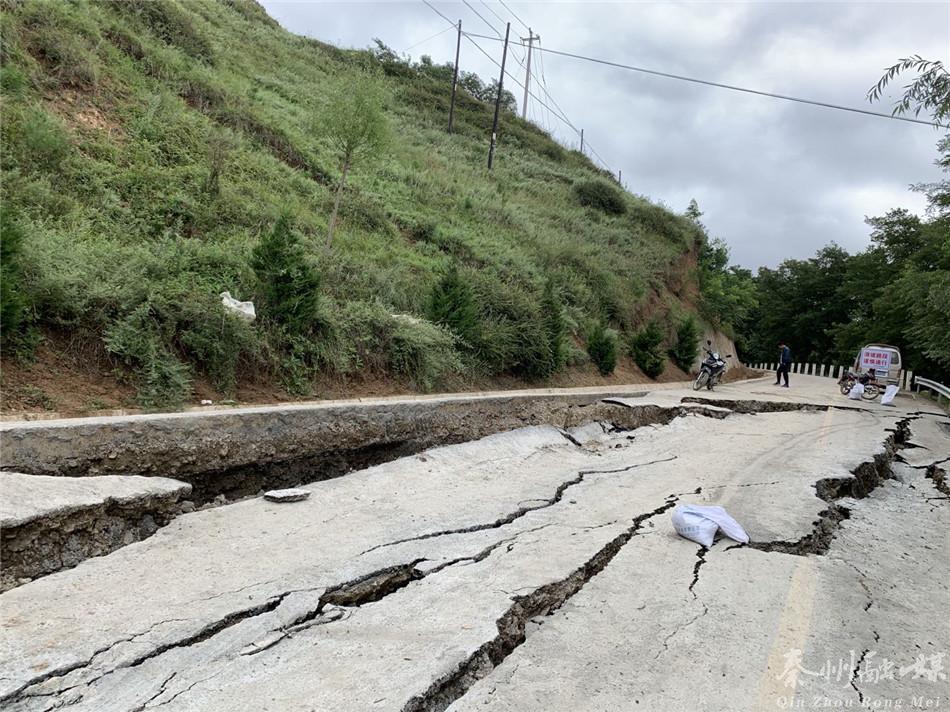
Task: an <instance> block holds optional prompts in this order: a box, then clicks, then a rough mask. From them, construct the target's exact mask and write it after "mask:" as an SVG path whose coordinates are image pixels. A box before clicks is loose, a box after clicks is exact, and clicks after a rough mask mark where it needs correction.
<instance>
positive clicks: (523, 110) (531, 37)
mask: <svg viewBox="0 0 950 712" xmlns="http://www.w3.org/2000/svg"><path fill="white" fill-rule="evenodd" d="M540 39H541V35H536V34H534V33H533V32H532V31H531V28H530V27H529V28H528V36H527V37H522V38H521V41H522V42H527V43H528V63H527V65H526V66H525V69H524V104H523V105H522V107H521V118H522V119H525V120H527V118H528V84H530V83H531V48H532V47H533V46H534V41H535V40H540Z"/></svg>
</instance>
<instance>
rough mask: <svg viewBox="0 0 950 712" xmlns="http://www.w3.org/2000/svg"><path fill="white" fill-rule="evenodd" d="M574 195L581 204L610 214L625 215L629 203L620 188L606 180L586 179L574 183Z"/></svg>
mask: <svg viewBox="0 0 950 712" xmlns="http://www.w3.org/2000/svg"><path fill="white" fill-rule="evenodd" d="M574 195H575V196H576V197H577V202H579V203H580V204H581V205H583V206H585V207H588V208H594V209H595V210H600V211H601V212H604V213H607V214H608V215H623V214H624V213H625V212H627V203H626V202H625V201H624V199H623V194H622V193H621V191H620V189H619V188H617V187H616V186H614V185H611V184H610V183H608V182H607V181H604V180H584V181H579V182H578V183H575V184H574Z"/></svg>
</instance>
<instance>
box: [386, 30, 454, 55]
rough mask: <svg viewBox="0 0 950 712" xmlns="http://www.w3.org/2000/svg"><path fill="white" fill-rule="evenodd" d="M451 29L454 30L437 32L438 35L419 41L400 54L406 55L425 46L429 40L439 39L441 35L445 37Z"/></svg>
mask: <svg viewBox="0 0 950 712" xmlns="http://www.w3.org/2000/svg"><path fill="white" fill-rule="evenodd" d="M451 29H453V28H451V27H446V28H445V29H444V30H442V31H441V32H436V33H435V34H434V35H432V36H431V37H426V38H425V39H424V40H421V41H419V42H416V43H415V44H414V45H409V46H408V47H406V49H404V50H403V51H402V52H400V53H399V54H405V53H406V52H408V51H409V50H411V49H415V48H416V47H418V46H419V45H423V44H425V43H426V42H428V41H429V40H434V39H435V38H436V37H439V36H440V35H444V34H445V33H446V32H448V31H449V30H451Z"/></svg>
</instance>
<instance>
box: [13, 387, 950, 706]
mask: <svg viewBox="0 0 950 712" xmlns="http://www.w3.org/2000/svg"><path fill="white" fill-rule="evenodd" d="M798 381H799V382H800V383H801V385H800V386H799V387H798V388H796V389H793V390H792V391H791V393H789V392H782V391H780V390H778V389H772V388H770V387H769V386H767V385H765V384H763V383H762V382H749V383H743V384H730V385H727V386H724V387H721V388H720V389H718V390H717V392H716V393H714V394H706V393H702V394H695V393H692V392H689V393H687V392H678V391H672V390H667V391H661V392H657V393H655V394H647V395H646V396H643V397H641V398H636V399H631V400H629V401H628V402H629V404H631V405H632V404H634V403H638V404H642V403H644V402H653V403H656V404H657V405H659V406H662V407H670V408H672V407H679V406H680V401H681V399H682V398H683V397H694V396H697V395H699V396H701V397H703V398H707V397H708V398H712V399H714V400H715V401H716V403H718V404H719V405H720V406H721V407H719V408H704V407H696V408H694V409H693V412H691V413H684V414H681V415H680V416H679V417H676V418H674V419H673V420H671V421H670V422H668V423H667V424H664V425H648V426H645V427H641V428H637V429H635V430H618V429H616V428H613V427H611V426H610V424H606V423H605V424H592V425H588V426H584V427H581V428H576V429H574V430H572V431H571V432H564V431H561V430H559V429H558V428H555V427H549V426H541V427H531V428H523V429H520V430H515V431H511V432H507V433H501V434H498V435H492V436H489V437H486V438H483V439H481V440H478V441H474V442H470V443H465V444H461V445H453V446H448V447H443V448H436V449H432V450H428V451H426V452H423V453H421V454H419V455H415V456H412V457H406V458H403V459H400V460H395V461H393V462H390V463H387V464H383V465H379V466H376V467H373V468H369V469H366V470H362V471H359V472H354V473H351V474H349V475H346V476H344V477H340V478H338V479H334V480H329V481H325V482H319V483H314V484H312V485H309V486H308V488H309V489H310V490H311V491H312V495H311V497H310V498H309V499H308V500H306V501H304V502H298V503H294V504H283V505H282V504H276V503H271V502H267V501H265V500H263V499H259V498H255V499H249V500H245V501H241V502H237V503H234V504H230V505H227V506H223V507H218V508H215V509H209V510H205V511H198V512H193V513H191V514H186V515H183V516H180V517H178V518H177V519H175V520H174V521H172V523H171V524H169V525H168V526H166V527H164V528H163V529H160V530H159V531H158V532H157V533H155V534H154V535H153V536H152V537H151V538H149V539H147V540H145V541H141V542H138V543H135V544H132V545H129V546H126V547H124V548H121V549H119V550H117V551H114V552H112V553H110V554H108V555H106V556H102V557H98V558H91V559H88V560H86V561H84V562H83V563H81V564H80V565H79V566H77V567H76V568H73V569H70V570H67V571H62V572H59V573H56V574H52V575H49V576H46V577H43V578H40V579H37V580H35V581H33V582H31V583H29V584H26V585H23V586H20V587H18V588H15V589H13V590H11V591H8V592H6V593H4V594H2V595H0V610H2V616H3V623H4V625H3V630H2V632H0V703H2V706H3V708H4V709H8V710H15V711H21V710H22V711H26V710H51V709H56V708H59V707H63V706H70V707H71V709H74V710H83V711H87V710H90V711H91V710H96V711H109V710H116V711H119V710H121V711H129V710H149V709H152V708H162V709H163V710H169V711H171V710H272V711H274V712H288V711H292V710H301V711H303V710H308V711H312V710H321V711H322V710H406V711H410V710H444V709H450V710H453V711H458V710H476V709H478V710H481V709H489V710H512V711H514V710H518V711H521V710H538V711H540V710H631V709H644V710H723V711H725V710H736V711H745V710H749V711H756V710H767V709H792V708H794V709H812V708H827V707H837V708H848V707H852V708H860V707H861V706H862V705H864V706H866V707H868V708H872V709H885V708H887V707H886V705H887V704H889V705H890V708H895V705H900V707H901V708H905V709H910V708H913V705H918V706H921V707H924V708H930V709H933V708H943V707H946V706H948V705H950V681H948V678H947V674H948V670H950V624H948V622H947V617H946V610H947V604H948V586H950V584H948V581H950V540H948V537H947V530H948V524H950V514H948V512H950V510H948V503H947V499H948V495H947V493H946V491H945V488H946V485H945V484H944V479H943V468H944V467H945V463H946V460H947V458H948V457H950V419H948V418H947V417H946V415H944V414H941V413H940V412H939V411H937V410H936V409H934V408H933V407H930V408H927V407H926V406H923V405H921V403H920V402H916V401H912V400H910V399H899V406H898V407H897V408H892V409H888V408H884V407H881V406H878V405H876V404H866V403H860V404H858V406H857V407H854V405H853V402H852V401H847V400H846V399H843V398H841V397H840V396H836V394H835V393H834V387H833V386H834V384H833V382H832V381H830V380H828V379H817V378H816V379H808V380H806V379H804V378H799V379H798ZM796 385H798V384H796ZM614 400H615V401H616V399H614ZM619 402H623V400H621V401H619ZM828 406H832V407H828ZM800 408H804V409H800ZM759 411H763V412H759ZM680 412H683V411H682V410H681V411H680ZM939 463H943V464H939ZM681 502H682V503H687V502H689V503H699V504H707V503H716V504H721V505H722V506H724V507H726V508H727V509H728V511H729V512H730V513H731V514H732V515H733V516H734V517H735V518H736V519H737V520H738V521H739V522H741V523H742V524H743V525H744V526H745V528H746V530H747V532H748V533H749V535H750V537H751V540H752V541H751V543H750V545H748V546H737V545H735V544H734V543H733V542H731V541H729V540H728V539H726V540H722V539H720V540H717V542H716V543H715V544H714V545H713V546H712V548H711V549H709V550H704V549H702V548H701V547H699V546H698V545H696V544H694V543H692V542H689V541H687V540H685V539H681V538H679V537H677V536H676V535H675V533H674V532H673V530H672V525H671V523H670V515H669V510H670V509H671V508H672V507H673V506H674V505H675V504H676V503H681ZM897 701H899V702H897Z"/></svg>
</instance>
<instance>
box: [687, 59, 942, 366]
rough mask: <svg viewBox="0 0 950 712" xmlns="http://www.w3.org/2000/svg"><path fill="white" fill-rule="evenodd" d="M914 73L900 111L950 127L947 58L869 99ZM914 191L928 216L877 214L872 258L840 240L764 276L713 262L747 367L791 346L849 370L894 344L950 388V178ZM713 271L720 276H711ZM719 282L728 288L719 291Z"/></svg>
mask: <svg viewBox="0 0 950 712" xmlns="http://www.w3.org/2000/svg"><path fill="white" fill-rule="evenodd" d="M907 74H909V75H910V76H911V77H912V80H911V81H910V83H909V84H907V86H906V87H904V92H903V95H902V96H901V98H900V99H899V100H898V102H897V104H896V106H895V107H894V110H895V112H896V113H913V114H916V115H922V116H927V115H930V116H931V117H932V118H933V120H934V121H935V122H937V123H941V124H944V125H946V124H948V123H950V73H948V72H947V70H946V68H945V67H944V66H943V65H942V64H941V63H940V62H933V61H928V60H925V59H922V58H920V57H909V58H906V59H903V60H901V61H899V62H898V63H897V64H895V65H894V66H893V67H891V68H890V69H889V70H888V71H887V72H886V73H885V75H884V76H883V77H882V79H881V81H880V82H879V83H878V84H877V85H876V86H875V87H873V88H872V89H871V90H870V91H869V92H868V98H869V99H870V100H872V101H877V100H880V98H881V96H882V93H883V89H884V87H885V86H887V85H888V84H889V83H892V82H895V81H897V79H898V77H899V76H902V75H907ZM943 132H944V135H943V137H942V138H940V139H939V141H938V143H937V152H938V158H937V160H936V164H937V165H938V166H940V167H941V168H942V169H943V171H944V172H945V173H947V172H950V135H948V134H947V133H946V130H945V129H944V130H943ZM911 189H912V190H914V191H917V192H920V193H923V194H924V195H925V196H926V198H927V204H928V208H927V212H926V213H925V214H924V215H922V216H921V215H914V214H913V213H911V212H909V211H907V210H906V209H903V208H896V209H893V210H889V211H886V212H884V213H883V214H882V215H878V216H875V217H869V218H867V219H866V222H867V224H868V227H869V230H870V241H871V245H870V246H869V247H868V248H867V249H866V250H863V251H862V252H858V253H855V254H849V253H848V252H847V251H846V250H844V249H843V248H841V247H839V246H838V245H835V244H831V245H828V246H826V247H823V248H822V249H820V250H819V251H818V252H817V253H816V254H815V256H814V257H811V258H809V259H804V260H791V259H790V260H785V261H784V262H782V263H781V264H780V265H779V266H778V267H776V268H774V269H770V268H762V269H760V270H759V271H758V274H757V275H755V277H753V276H752V274H751V273H750V272H748V271H747V270H741V269H737V268H726V267H725V263H726V262H727V261H728V253H726V252H725V250H724V248H722V250H721V252H720V254H719V255H717V256H715V259H713V260H709V259H708V258H707V259H706V261H705V264H706V265H707V270H706V271H705V272H704V279H706V280H707V282H706V283H705V284H704V289H703V298H704V300H706V302H705V306H707V307H709V306H710V302H709V301H708V300H710V299H712V300H713V302H712V309H713V311H714V312H715V311H716V310H717V309H719V308H721V307H719V306H717V304H719V303H720V302H722V303H723V305H724V306H725V308H724V309H723V310H722V312H721V314H723V315H728V314H730V313H731V314H732V317H725V318H729V319H730V324H731V326H732V328H734V330H735V333H736V336H737V346H738V347H739V351H740V354H741V355H742V356H743V357H744V358H745V359H746V360H747V361H775V360H776V355H777V348H778V347H777V345H778V343H779V341H785V342H786V343H788V344H790V345H791V348H792V350H793V356H794V358H795V360H797V361H806V362H813V363H840V364H849V363H851V362H852V361H853V360H854V358H855V355H856V354H857V352H858V350H859V349H860V348H861V347H862V346H865V345H866V344H868V343H874V342H876V343H886V344H892V345H895V346H898V347H899V348H900V349H901V352H902V354H903V356H904V367H905V368H908V369H911V370H913V371H915V372H916V373H918V374H919V375H922V376H927V377H930V378H935V379H938V380H942V381H943V382H944V383H948V382H950V181H948V180H947V179H943V180H940V181H937V182H936V183H927V184H919V185H915V186H913V187H912V188H911ZM706 244H707V251H708V247H709V246H710V245H712V251H713V252H715V251H716V248H715V245H714V243H709V242H708V241H707V243H706ZM720 247H722V246H720ZM709 265H712V268H713V269H712V272H711V274H712V277H711V280H710V277H708V276H705V275H708V274H709V273H710V272H709V269H708V266H709ZM709 281H711V282H713V283H715V282H718V283H719V284H721V285H723V289H722V290H721V291H720V289H719V288H718V287H716V288H715V289H710V288H709V286H710V285H709ZM720 295H722V296H720ZM723 299H725V301H723ZM729 299H732V300H737V303H736V304H731V305H730V304H728V300H729ZM713 318H714V319H715V318H716V314H713Z"/></svg>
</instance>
